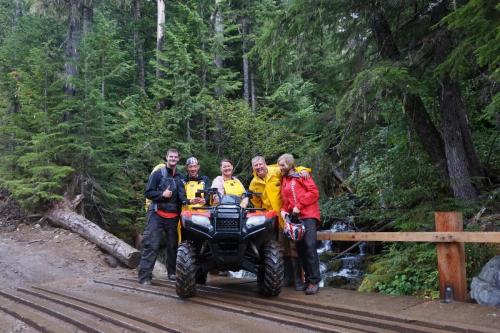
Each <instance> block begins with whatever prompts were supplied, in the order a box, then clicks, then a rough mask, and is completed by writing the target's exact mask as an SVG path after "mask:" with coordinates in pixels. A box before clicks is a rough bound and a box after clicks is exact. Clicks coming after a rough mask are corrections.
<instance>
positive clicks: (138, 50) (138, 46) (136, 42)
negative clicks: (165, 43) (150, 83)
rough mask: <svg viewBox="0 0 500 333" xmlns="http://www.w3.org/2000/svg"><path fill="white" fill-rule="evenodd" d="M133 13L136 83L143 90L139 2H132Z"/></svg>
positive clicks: (144, 83)
mask: <svg viewBox="0 0 500 333" xmlns="http://www.w3.org/2000/svg"><path fill="white" fill-rule="evenodd" d="M132 6H133V9H132V10H133V12H134V53H135V61H136V64H137V83H138V84H139V87H141V88H142V90H144V89H145V88H146V79H145V74H144V48H143V43H142V39H141V38H140V36H139V23H140V22H141V2H140V0H134V1H133V4H132Z"/></svg>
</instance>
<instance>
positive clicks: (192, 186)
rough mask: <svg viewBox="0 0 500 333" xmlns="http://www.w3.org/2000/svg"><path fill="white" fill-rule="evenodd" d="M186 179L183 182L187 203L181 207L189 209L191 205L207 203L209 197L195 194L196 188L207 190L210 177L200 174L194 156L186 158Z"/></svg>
mask: <svg viewBox="0 0 500 333" xmlns="http://www.w3.org/2000/svg"><path fill="white" fill-rule="evenodd" d="M186 170H187V180H186V183H185V184H184V190H185V191H186V198H187V199H188V200H189V205H187V206H184V207H183V209H191V208H193V207H200V206H203V205H205V204H209V202H208V201H206V200H208V199H209V198H203V197H201V196H198V197H197V196H196V192H197V191H198V190H207V189H208V188H209V187H208V186H209V185H210V179H209V178H208V177H207V176H200V163H199V162H198V159H197V158H196V157H194V156H192V157H190V158H188V159H187V160H186Z"/></svg>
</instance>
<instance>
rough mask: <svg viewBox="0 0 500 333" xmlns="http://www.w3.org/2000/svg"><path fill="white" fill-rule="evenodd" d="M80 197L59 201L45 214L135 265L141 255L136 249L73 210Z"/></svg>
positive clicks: (125, 262)
mask: <svg viewBox="0 0 500 333" xmlns="http://www.w3.org/2000/svg"><path fill="white" fill-rule="evenodd" d="M81 199H82V198H76V199H75V200H73V201H69V200H67V199H66V200H64V201H62V202H59V203H57V204H55V205H54V206H53V207H52V208H51V209H50V210H49V211H47V213H46V214H45V216H46V217H47V218H48V219H50V220H51V221H52V222H53V223H54V224H56V225H58V226H61V227H63V228H65V229H69V230H71V231H73V232H76V233H78V234H79V235H81V236H82V237H84V238H85V239H87V240H89V241H91V242H92V243H94V244H96V245H97V246H99V247H100V248H101V249H102V250H104V251H106V252H107V253H109V254H111V255H112V256H114V257H115V258H116V259H118V260H119V261H120V262H122V263H123V264H125V265H126V266H127V267H130V268H135V267H137V265H138V264H139V259H140V256H141V255H140V252H139V251H138V250H137V249H135V248H133V247H132V246H130V245H129V244H127V243H125V242H124V241H122V240H121V239H119V238H118V237H116V236H114V235H112V234H111V233H109V232H107V231H106V230H103V229H102V228H100V227H99V226H98V225H96V224H95V223H93V222H92V221H90V220H88V219H86V218H85V217H84V216H82V215H80V214H78V213H76V212H75V211H74V209H75V207H76V206H77V205H78V203H79V202H80V201H81Z"/></svg>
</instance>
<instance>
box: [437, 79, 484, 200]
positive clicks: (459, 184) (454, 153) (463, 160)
mask: <svg viewBox="0 0 500 333" xmlns="http://www.w3.org/2000/svg"><path fill="white" fill-rule="evenodd" d="M457 92H459V90H458V89H457V87H456V83H454V82H453V81H452V80H451V79H450V78H449V76H448V75H446V76H445V77H444V78H443V79H442V81H441V96H440V100H441V103H440V104H441V105H440V109H441V112H442V116H443V139H444V147H445V148H444V149H445V152H446V160H447V162H448V172H449V175H450V183H451V188H452V190H453V195H454V196H455V198H459V199H463V200H474V199H476V198H477V191H476V189H475V188H474V186H473V184H472V179H471V174H470V172H469V167H468V158H467V154H466V151H465V148H464V144H463V142H464V138H463V135H462V130H461V128H460V123H459V119H458V118H459V115H458V113H459V112H460V105H458V104H460V96H459V95H457Z"/></svg>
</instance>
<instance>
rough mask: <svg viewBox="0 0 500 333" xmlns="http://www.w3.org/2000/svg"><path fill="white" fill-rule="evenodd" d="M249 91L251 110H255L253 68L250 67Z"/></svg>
mask: <svg viewBox="0 0 500 333" xmlns="http://www.w3.org/2000/svg"><path fill="white" fill-rule="evenodd" d="M250 92H251V97H252V112H253V113H255V111H256V110H257V97H256V96H255V74H254V71H253V69H250Z"/></svg>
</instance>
